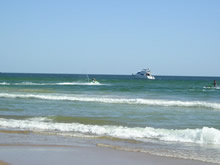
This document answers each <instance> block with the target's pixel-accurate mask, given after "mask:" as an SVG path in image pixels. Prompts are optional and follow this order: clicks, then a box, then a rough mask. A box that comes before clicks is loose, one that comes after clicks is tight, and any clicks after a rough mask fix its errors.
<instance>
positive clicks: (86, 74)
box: [86, 74, 89, 83]
mask: <svg viewBox="0 0 220 165" xmlns="http://www.w3.org/2000/svg"><path fill="white" fill-rule="evenodd" d="M86 76H87V80H88V83H89V75H88V74H86Z"/></svg>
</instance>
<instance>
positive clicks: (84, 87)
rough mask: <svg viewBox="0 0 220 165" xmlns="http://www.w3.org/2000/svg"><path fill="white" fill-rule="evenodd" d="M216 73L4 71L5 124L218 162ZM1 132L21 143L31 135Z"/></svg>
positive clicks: (1, 121) (0, 112)
mask: <svg viewBox="0 0 220 165" xmlns="http://www.w3.org/2000/svg"><path fill="white" fill-rule="evenodd" d="M93 77H95V78H96V79H97V80H98V82H97V83H92V82H91V79H92V78H93ZM214 80H217V83H218V82H219V84H220V78H219V77H179V76H156V80H140V79H133V78H132V76H129V75H88V76H87V75H71V74H70V75H65V74H12V73H10V74H9V73H0V129H1V130H16V131H29V132H32V133H34V134H33V136H35V137H36V136H39V135H40V136H47V135H53V137H56V138H57V139H68V140H66V141H65V142H67V141H68V142H67V143H69V144H71V143H72V142H73V141H74V140H76V139H77V140H79V139H80V140H81V141H83V143H84V142H85V143H92V144H98V145H100V146H108V147H112V148H118V149H124V150H131V151H140V152H147V153H152V154H156V155H163V156H171V157H180V158H186V159H196V160H202V161H208V162H215V163H219V162H220V156H219V155H220V120H219V119H220V87H216V88H210V87H209V86H211V85H212V84H213V81H214ZM3 135H4V137H5V134H4V133H0V140H1V141H2V142H16V143H19V141H20V142H22V139H23V137H24V136H29V135H24V134H21V135H18V136H16V139H14V138H11V139H10V138H9V139H7V140H3ZM1 137H2V138H1ZM70 139H71V140H70ZM69 140H70V141H69ZM61 141H62V140H61ZM53 142H54V143H56V140H54V141H53ZM31 143H36V141H35V138H33V139H32V141H31ZM61 143H62V142H61Z"/></svg>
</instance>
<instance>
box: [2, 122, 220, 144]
mask: <svg viewBox="0 0 220 165" xmlns="http://www.w3.org/2000/svg"><path fill="white" fill-rule="evenodd" d="M0 127H2V128H9V129H20V130H27V131H40V132H41V131H43V132H45V131H46V132H60V133H64V134H65V133H68V135H70V134H72V135H73V136H74V134H75V133H83V134H90V135H95V136H110V137H117V138H122V139H135V140H139V141H145V140H146V139H155V140H159V141H167V142H187V143H198V144H220V130H218V129H215V128H209V127H203V128H197V129H159V128H152V127H145V128H141V127H134V128H131V127H123V126H108V125H104V126H99V125H85V124H79V123H54V122H52V121H50V120H48V119H47V118H31V119H26V120H14V119H3V118H0Z"/></svg>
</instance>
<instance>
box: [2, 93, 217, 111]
mask: <svg viewBox="0 0 220 165" xmlns="http://www.w3.org/2000/svg"><path fill="white" fill-rule="evenodd" d="M0 97H1V98H22V99H42V100H60V101H81V102H100V103H110V104H135V105H151V106H167V107H169V106H173V107H204V108H211V109H220V103H214V102H204V101H179V100H162V99H161V100H160V99H143V98H134V99H132V98H113V97H112V98H105V97H98V96H96V97H95V96H94V97H86V96H85V97H84V96H74V95H40V94H8V93H0Z"/></svg>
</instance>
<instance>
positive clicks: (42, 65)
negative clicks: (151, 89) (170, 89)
mask: <svg viewBox="0 0 220 165" xmlns="http://www.w3.org/2000/svg"><path fill="white" fill-rule="evenodd" d="M0 58H1V59H0V72H25V73H79V74H81V73H82V74H92V73H94V74H131V73H135V72H137V71H139V70H141V69H143V68H146V67H149V68H150V69H151V70H152V73H153V74H154V75H189V76H193V75H194V76H220V0H59V1H58V0H35V1H34V0H1V1H0Z"/></svg>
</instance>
